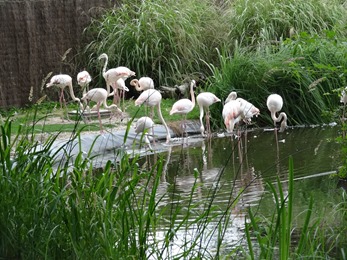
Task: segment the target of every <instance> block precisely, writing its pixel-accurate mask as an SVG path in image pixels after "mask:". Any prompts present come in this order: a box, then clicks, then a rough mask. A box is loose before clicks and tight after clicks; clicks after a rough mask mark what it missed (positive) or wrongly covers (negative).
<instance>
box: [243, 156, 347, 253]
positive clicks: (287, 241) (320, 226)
mask: <svg viewBox="0 0 347 260" xmlns="http://www.w3.org/2000/svg"><path fill="white" fill-rule="evenodd" d="M288 175H289V178H288V190H287V191H285V190H284V184H283V183H281V181H280V179H279V177H277V183H276V185H274V184H272V183H271V182H268V183H267V185H268V186H269V189H270V192H271V194H272V196H273V200H274V204H275V209H274V212H273V213H272V215H271V216H270V218H269V217H267V216H260V215H257V214H256V213H255V212H254V211H253V210H252V209H250V211H249V217H250V221H249V222H246V223H245V225H246V237H247V243H248V248H249V251H248V253H247V254H245V255H246V256H247V258H249V259H292V258H293V259H297V258H306V257H309V258H322V259H323V258H324V259H326V258H329V257H330V256H332V255H334V254H336V256H339V257H341V258H343V259H346V256H345V252H344V250H343V249H342V250H341V252H336V249H337V248H341V246H342V245H343V243H346V242H347V241H346V239H345V238H342V239H341V240H340V239H338V238H339V237H340V236H341V235H342V236H343V237H344V234H345V232H346V229H345V228H344V224H342V225H341V222H340V221H339V223H334V224H333V225H334V226H335V227H331V226H328V225H327V223H328V222H329V220H328V218H329V217H333V218H336V219H340V220H341V221H342V222H343V221H345V220H346V218H345V216H346V206H347V204H346V202H347V201H346V191H344V190H342V192H341V198H342V199H341V202H340V203H339V204H338V205H335V206H334V207H333V210H332V211H331V212H329V214H328V215H329V216H324V215H323V214H324V213H322V216H319V217H318V218H317V219H314V218H313V217H312V212H313V204H314V201H313V199H312V196H311V197H310V198H309V201H308V208H307V210H306V211H305V212H303V213H302V214H299V215H298V216H294V215H293V205H294V203H295V201H294V200H293V196H294V165H293V160H292V158H290V159H289V172H288ZM304 214H305V216H302V215H304ZM295 218H303V225H302V226H297V227H295V228H294V227H293V224H294V220H295ZM336 227H341V229H340V230H339V228H336ZM255 245H256V246H257V249H258V251H256V250H255V249H254V248H255ZM339 257H337V258H339Z"/></svg>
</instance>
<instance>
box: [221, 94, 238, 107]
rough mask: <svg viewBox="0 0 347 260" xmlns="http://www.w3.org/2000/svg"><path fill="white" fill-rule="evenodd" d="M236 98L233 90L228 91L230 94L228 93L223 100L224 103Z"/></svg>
mask: <svg viewBox="0 0 347 260" xmlns="http://www.w3.org/2000/svg"><path fill="white" fill-rule="evenodd" d="M236 98H237V93H236V92H235V91H232V92H230V94H229V95H228V97H227V99H226V100H225V102H224V104H225V103H228V102H229V101H230V100H236Z"/></svg>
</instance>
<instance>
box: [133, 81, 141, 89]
mask: <svg viewBox="0 0 347 260" xmlns="http://www.w3.org/2000/svg"><path fill="white" fill-rule="evenodd" d="M134 83H135V89H136V90H137V91H142V88H141V86H140V84H139V81H138V80H137V79H136V80H135V81H134Z"/></svg>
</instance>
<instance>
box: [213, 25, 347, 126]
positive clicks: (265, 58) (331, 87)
mask: <svg viewBox="0 0 347 260" xmlns="http://www.w3.org/2000/svg"><path fill="white" fill-rule="evenodd" d="M335 37H336V35H335V34H334V32H330V31H329V32H326V34H325V36H324V37H323V36H312V35H308V34H307V33H302V34H300V35H299V36H298V37H297V38H295V39H288V40H286V41H283V42H281V44H279V45H278V46H276V47H274V46H271V45H270V46H268V47H267V48H263V49H259V50H257V51H252V52H250V51H249V49H248V48H242V47H239V48H237V49H236V50H235V52H234V53H232V54H231V55H230V54H227V53H221V54H220V55H219V57H220V65H219V66H213V65H210V69H211V71H212V74H213V76H212V77H211V78H209V88H208V90H209V91H211V92H214V93H219V97H220V98H221V99H224V100H225V99H226V97H227V95H228V94H229V93H230V92H231V91H237V92H238V94H239V96H241V97H243V98H246V99H247V100H249V101H250V102H252V103H253V104H254V105H255V106H256V107H258V108H259V109H260V111H261V114H262V115H265V116H262V117H261V120H259V119H258V120H257V122H258V123H260V124H264V123H266V124H267V125H269V124H271V119H270V117H269V113H267V112H268V111H267V107H266V98H267V96H268V95H269V94H271V93H278V94H280V95H281V96H282V97H283V100H284V105H283V109H282V110H283V111H285V112H286V113H287V115H288V118H289V124H292V125H295V124H305V125H308V124H317V123H328V122H331V121H332V120H336V119H337V118H338V116H339V114H338V110H339V109H338V106H339V104H340V102H339V94H338V93H337V91H339V90H340V89H341V87H342V86H344V85H345V84H346V70H345V68H346V65H347V59H346V56H345V53H346V51H347V46H346V44H344V43H343V42H341V41H336V38H335ZM211 110H212V113H213V115H214V116H213V118H217V119H218V118H220V116H219V115H220V113H221V110H222V104H219V106H214V107H212V108H211ZM215 124H217V125H222V122H221V121H219V122H216V123H215Z"/></svg>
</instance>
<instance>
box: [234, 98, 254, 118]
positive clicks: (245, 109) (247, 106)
mask: <svg viewBox="0 0 347 260" xmlns="http://www.w3.org/2000/svg"><path fill="white" fill-rule="evenodd" d="M236 101H238V102H240V104H241V118H242V119H243V121H244V122H245V123H246V124H249V123H250V122H251V118H252V117H253V116H256V117H257V116H258V115H259V114H260V111H259V109H258V108H256V107H255V106H254V105H253V104H252V103H250V102H248V101H247V100H244V99H243V98H237V99H236Z"/></svg>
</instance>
